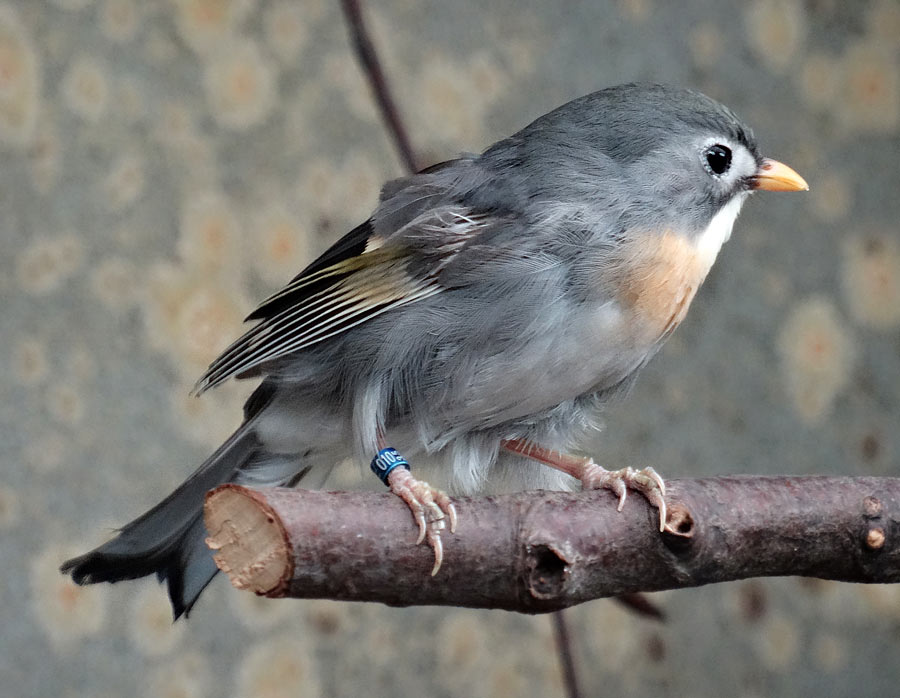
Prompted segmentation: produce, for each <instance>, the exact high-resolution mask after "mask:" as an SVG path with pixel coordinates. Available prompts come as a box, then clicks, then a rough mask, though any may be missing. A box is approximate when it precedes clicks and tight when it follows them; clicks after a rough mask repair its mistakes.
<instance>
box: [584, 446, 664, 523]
mask: <svg viewBox="0 0 900 698" xmlns="http://www.w3.org/2000/svg"><path fill="white" fill-rule="evenodd" d="M579 479H580V480H581V486H582V487H584V489H591V490H598V489H607V490H612V491H613V493H614V494H616V495H617V496H618V497H619V506H618V507H616V508H617V509H618V511H622V508H623V507H624V506H625V499H626V497H627V496H628V490H629V489H632V490H634V491H635V492H639V493H640V494H642V495H643V496H644V497H645V498H646V499H647V501H648V502H650V504H651V505H652V506H655V507H656V508H657V509H659V530H660V532H662V531H665V530H666V483H665V482H664V481H663V479H662V478H661V477H660V476H659V473H657V472H656V471H655V470H654V469H653V468H650V467H647V468H642V469H641V470H635V469H634V468H622V469H621V470H607V469H606V468H602V467H600V466H599V465H597V464H596V463H594V461H592V460H589V461H587V462H586V463H585V464H584V465H583V467H582V470H581V473H580V478H579Z"/></svg>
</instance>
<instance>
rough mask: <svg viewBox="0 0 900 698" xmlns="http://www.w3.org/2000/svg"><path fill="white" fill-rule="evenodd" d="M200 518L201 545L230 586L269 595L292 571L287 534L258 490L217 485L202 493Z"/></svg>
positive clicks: (285, 582) (285, 583)
mask: <svg viewBox="0 0 900 698" xmlns="http://www.w3.org/2000/svg"><path fill="white" fill-rule="evenodd" d="M203 518H204V522H205V523H206V530H207V531H208V532H209V537H208V538H207V539H206V544H207V545H208V546H209V548H210V550H212V551H213V559H214V560H215V562H216V565H217V566H218V568H219V569H220V570H222V571H223V572H224V573H225V574H226V575H227V576H228V579H229V580H231V584H232V586H234V587H235V588H236V589H246V590H248V591H253V592H255V593H257V594H261V595H268V594H273V593H277V592H278V591H279V590H280V589H281V588H283V587H284V586H285V585H287V583H288V581H289V580H290V579H291V575H292V574H293V571H294V569H293V557H292V555H291V547H290V541H289V538H288V534H287V532H286V531H285V529H284V526H283V525H282V523H281V520H280V519H279V518H278V517H277V516H276V515H275V513H274V512H273V511H272V509H271V508H270V507H269V505H268V504H267V503H266V501H265V500H264V499H263V498H262V497H260V496H259V495H258V493H256V492H254V491H253V490H251V489H248V488H246V487H241V486H240V485H233V484H226V485H221V486H220V487H217V488H216V489H214V490H212V491H210V492H209V493H208V494H207V495H206V502H205V503H204V505H203Z"/></svg>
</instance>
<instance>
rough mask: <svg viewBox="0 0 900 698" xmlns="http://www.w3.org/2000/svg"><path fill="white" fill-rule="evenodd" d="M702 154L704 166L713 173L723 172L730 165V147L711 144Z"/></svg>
mask: <svg viewBox="0 0 900 698" xmlns="http://www.w3.org/2000/svg"><path fill="white" fill-rule="evenodd" d="M704 155H705V156H706V166H707V167H708V168H709V170H710V172H712V173H713V174H717V175H720V174H724V173H725V172H727V171H728V168H729V167H731V149H730V148H727V147H725V146H724V145H711V146H710V147H709V148H707V149H706V153H704Z"/></svg>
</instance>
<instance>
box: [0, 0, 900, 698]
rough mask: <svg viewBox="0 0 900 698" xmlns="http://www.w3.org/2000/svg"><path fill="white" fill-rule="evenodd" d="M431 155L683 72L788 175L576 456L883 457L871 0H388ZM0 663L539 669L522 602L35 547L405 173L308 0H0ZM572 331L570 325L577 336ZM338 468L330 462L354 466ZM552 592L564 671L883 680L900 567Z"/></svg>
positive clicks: (104, 685) (155, 455) (411, 681)
mask: <svg viewBox="0 0 900 698" xmlns="http://www.w3.org/2000/svg"><path fill="white" fill-rule="evenodd" d="M372 5H376V6H374V7H372V8H371V12H370V15H371V20H372V23H373V25H374V30H375V32H376V38H377V40H378V43H379V45H380V47H381V48H382V49H383V53H384V59H385V62H386V67H387V69H388V71H389V74H390V75H391V76H392V77H393V78H394V82H395V85H396V92H397V96H398V99H399V101H400V104H401V107H402V109H403V111H404V113H405V115H406V118H407V120H408V124H409V128H410V131H411V134H412V138H413V140H414V142H415V144H416V146H417V147H418V148H419V149H420V150H421V152H422V153H423V154H425V155H427V158H428V159H429V160H437V159H439V158H443V157H446V156H449V155H452V154H454V153H456V152H457V151H459V150H479V149H481V148H482V147H484V146H485V145H487V144H489V143H490V142H492V141H493V140H495V139H497V138H499V137H501V136H503V135H506V134H508V133H510V132H511V131H513V130H515V129H517V128H519V127H521V126H523V125H524V124H526V123H527V122H528V121H529V120H531V119H532V118H533V117H535V116H537V115H539V114H541V113H543V112H545V111H547V110H549V109H550V108H552V107H555V106H556V105H558V104H559V103H561V102H564V101H566V100H568V99H570V98H572V97H575V96H577V95H580V94H582V93H585V92H589V91H592V90H594V89H596V88H598V87H601V86H605V85H609V84H613V83H617V82H623V81H626V80H632V79H652V80H659V81H671V82H677V83H682V84H686V85H691V86H695V87H698V88H700V89H702V90H704V91H707V92H708V93H709V94H711V95H712V96H714V97H716V98H718V99H720V100H722V101H724V102H726V103H728V104H729V105H731V106H732V107H734V108H735V109H736V110H737V111H738V112H739V113H740V114H742V115H743V116H744V117H745V118H746V119H747V120H748V121H749V122H750V123H751V124H752V125H753V126H754V128H755V129H756V132H757V135H758V136H759V139H760V141H761V143H762V145H763V149H764V151H765V153H766V154H769V155H772V156H774V157H777V158H778V159H781V160H784V161H785V162H787V163H789V164H791V165H792V166H794V167H795V168H796V169H797V170H798V171H800V172H801V173H802V174H803V175H804V176H805V177H806V178H807V179H808V181H809V183H810V185H811V189H812V190H811V192H810V193H809V194H804V195H799V194H798V195H768V196H759V197H756V198H755V199H754V200H753V201H751V202H750V203H749V204H748V206H747V208H746V211H745V213H744V215H743V216H742V218H741V220H740V221H739V222H738V224H737V228H736V231H735V235H734V237H733V239H732V241H731V242H730V243H729V244H728V245H727V246H726V247H725V249H724V251H723V253H722V254H721V256H720V261H719V264H718V266H717V267H716V268H715V269H714V271H713V274H712V275H711V277H710V279H709V281H708V282H707V284H706V286H705V287H704V289H703V290H702V291H701V293H700V294H699V297H698V299H697V301H696V302H695V304H694V309H693V312H692V313H691V314H690V315H689V317H688V319H687V321H686V322H685V324H684V326H683V327H682V328H681V329H680V330H679V331H678V332H677V333H676V336H675V337H674V338H673V339H672V340H671V341H670V343H669V344H668V346H667V347H666V349H665V350H664V351H663V353H662V354H661V356H660V357H659V358H658V359H657V360H656V361H655V362H654V363H653V364H652V365H651V367H650V368H649V369H648V370H647V371H646V373H645V375H644V377H643V379H642V380H641V381H640V382H639V385H638V387H637V389H636V391H635V393H634V394H633V396H632V398H631V399H630V400H629V401H627V402H625V403H623V404H622V405H620V406H617V407H616V408H615V409H613V410H612V411H611V412H610V414H609V419H608V429H607V431H606V433H605V436H604V438H602V439H601V440H600V441H599V442H598V445H597V457H598V458H599V459H600V460H601V462H604V463H608V464H611V465H615V466H619V465H626V464H635V465H643V464H653V465H654V466H656V467H657V468H658V469H659V470H660V471H661V472H662V473H663V474H665V475H668V476H688V475H704V474H711V473H729V472H738V471H740V472H748V473H780V472H791V473H845V474H864V473H866V474H888V475H900V462H898V457H900V456H898V450H900V435H898V425H900V232H898V231H900V228H898V221H900V196H898V195H897V194H898V188H900V165H898V163H900V141H898V124H900V72H898V52H900V5H898V3H897V2H895V1H894V0H866V1H862V0H860V1H854V2H842V1H841V0H809V1H808V2H803V3H790V2H779V1H776V0H753V1H750V2H725V1H722V0H708V1H706V2H700V1H697V2H679V3H674V2H664V1H663V0H621V1H619V2H613V1H605V2H599V1H598V2H587V1H584V2H540V1H539V0H527V1H524V0H518V1H515V2H514V1H513V0H503V1H501V2H492V3H467V2H462V1H459V2H457V1H453V2H451V1H449V0H441V1H439V0H430V1H425V0H422V1H417V0H391V1H385V2H379V3H372ZM0 158H2V160H0V294H2V309H0V358H2V361H3V371H2V373H0V389H2V395H3V400H2V402H0V459H2V467H0V560H2V563H3V564H2V566H0V694H2V695H9V696H19V695H23V696H50V695H58V696H64V697H65V696H120V695H138V696H141V695H146V696H154V697H172V698H174V697H175V696H180V697H182V696H183V697H185V698H194V697H199V696H208V697H213V696H230V695H246V696H258V697H259V698H269V697H274V696H300V695H302V696H317V695H334V696H337V695H352V694H354V693H355V692H357V691H359V690H361V688H364V689H365V692H366V694H368V695H372V694H381V695H425V694H427V695H430V696H436V697H437V696H450V695H466V696H482V695H483V696H513V695H515V696H551V695H559V693H560V690H561V683H560V674H559V670H558V667H557V664H556V658H555V654H554V650H553V642H552V636H551V633H550V627H549V621H548V619H547V618H528V617H522V616H517V615H512V614H507V613H503V612H474V611H466V610H458V611H457V610H448V609H408V610H395V609H388V608H382V607H380V606H366V605H346V604H343V605H342V604H335V603H329V602H289V601H288V602H285V601H281V602H277V601H264V600H258V599H255V598H254V597H252V596H250V595H248V594H245V593H238V592H236V591H233V590H232V589H231V588H230V587H229V586H228V585H227V583H226V582H224V580H222V579H219V580H217V581H216V582H215V583H214V584H213V586H212V587H211V588H210V589H209V590H208V592H207V594H206V595H205V596H204V598H203V599H202V600H201V602H200V604H199V605H198V607H197V608H196V610H195V613H194V614H193V616H192V617H191V619H190V621H189V622H188V623H183V622H180V623H178V624H176V625H172V624H171V622H170V620H169V608H168V603H167V600H166V598H165V594H164V593H163V590H162V589H161V588H159V587H158V586H157V585H156V584H155V582H153V581H146V580H144V581H142V582H138V583H131V584H121V585H117V586H116V587H109V586H104V587H91V588H84V589H82V588H76V587H73V586H72V585H71V584H70V582H69V581H67V580H66V579H64V578H63V577H61V576H60V575H58V574H57V573H56V568H57V566H58V564H59V563H60V561H61V560H63V559H64V558H66V557H67V556H68V555H70V554H72V553H75V552H81V551H83V550H84V549H85V548H86V547H88V546H92V545H94V544H96V543H98V542H100V541H101V540H102V539H103V538H104V537H105V536H106V535H108V533H109V530H110V528H111V527H112V526H115V525H120V524H122V523H124V522H125V521H127V520H129V519H131V518H132V517H133V516H134V515H136V514H137V513H139V512H140V511H142V510H144V509H145V508H146V507H148V506H149V505H151V504H153V503H155V502H156V501H157V500H158V499H159V498H160V497H162V496H163V495H164V494H165V493H167V492H168V491H169V489H170V488H171V487H173V486H174V485H175V484H177V483H178V482H179V481H180V480H181V479H182V478H183V477H184V476H185V475H186V474H187V473H188V472H189V471H190V470H192V469H193V467H194V465H195V464H196V463H197V462H198V461H199V460H200V459H201V458H203V456H204V455H205V454H206V453H207V452H208V451H209V450H210V449H211V448H213V447H214V446H215V445H217V444H218V442H219V441H220V440H221V439H222V438H223V437H224V436H225V435H226V434H227V433H228V432H229V431H230V429H231V428H233V427H234V425H235V424H236V423H237V421H238V420H239V418H240V405H241V400H242V398H243V396H244V395H246V394H247V392H248V387H247V386H243V385H228V386H226V387H224V388H223V389H221V390H217V391H214V392H213V393H212V394H208V395H205V396H204V397H203V398H202V399H200V400H195V399H192V398H189V397H188V395H187V393H188V389H189V387H190V386H191V384H192V382H193V381H194V379H195V378H196V377H197V376H198V375H199V373H200V371H201V370H202V368H203V367H205V365H206V364H207V363H208V362H209V360H210V359H211V358H213V356H214V355H215V354H216V353H217V351H218V350H219V349H221V348H222V347H223V346H224V345H225V344H227V343H228V342H229V340H230V339H231V338H233V337H234V336H235V335H236V333H238V332H239V331H240V319H241V318H242V317H243V315H244V314H245V313H246V312H247V311H248V310H249V309H250V308H251V307H252V305H253V303H254V300H258V299H260V298H261V297H262V296H263V295H264V294H266V293H267V292H269V291H271V290H273V289H274V288H275V287H276V286H277V285H278V284H280V283H282V282H284V281H286V280H287V279H288V278H290V276H292V275H293V274H294V273H295V272H296V271H297V270H299V268H300V267H302V266H303V265H304V263H305V262H307V261H308V260H309V259H310V257H311V256H312V255H314V254H316V253H317V252H319V251H321V250H322V249H323V247H324V245H325V244H326V243H327V241H328V240H330V239H333V238H334V237H335V236H336V235H338V234H340V233H342V232H344V231H345V230H346V229H348V227H349V226H352V225H353V224H354V223H356V222H358V221H360V220H361V219H363V218H364V217H365V216H366V214H367V212H368V211H369V209H370V207H371V206H372V204H373V202H374V201H375V199H376V196H377V191H378V187H379V184H380V183H381V182H382V180H384V179H385V178H388V177H391V176H394V175H397V174H399V173H400V172H401V169H400V166H399V163H398V160H397V159H396V156H395V155H394V153H393V151H392V148H391V144H390V141H389V140H388V139H387V137H386V136H385V133H384V131H383V129H382V127H381V124H380V122H379V120H378V118H377V113H376V111H375V109H374V108H373V103H372V100H371V98H370V95H369V93H368V92H367V90H366V87H365V84H364V82H363V80H362V77H361V75H360V73H359V71H358V70H357V68H356V66H355V64H354V62H353V60H352V57H351V53H350V51H349V50H348V45H347V42H346V38H345V28H344V26H343V25H342V22H341V17H340V14H339V12H338V11H337V9H336V4H335V3H332V2H328V1H327V0H296V2H288V1H285V0H282V1H264V0H233V1H231V2H227V1H225V0H175V1H171V2H165V1H163V0H154V1H139V0H55V1H53V2H43V1H38V0H34V1H31V0H28V1H26V0H18V1H15V2H9V1H7V2H2V3H0ZM586 350H589V348H586ZM356 481H357V471H355V470H354V469H352V468H344V469H342V470H340V471H339V472H338V475H337V480H336V482H335V483H334V484H336V486H353V484H354V483H355V482H356ZM655 601H656V602H657V603H659V604H660V605H661V606H663V607H664V609H665V610H666V612H667V613H668V615H669V620H668V622H667V623H666V624H665V625H659V624H655V623H651V622H648V621H645V620H641V619H636V618H634V617H632V616H629V615H627V614H625V613H624V612H623V611H622V610H620V608H619V607H618V606H617V605H615V604H613V603H610V602H595V603H592V604H587V605H585V606H582V607H580V608H578V609H575V610H574V611H572V612H570V617H571V618H572V621H573V623H574V625H575V626H576V628H577V642H578V648H577V657H578V659H579V661H580V664H581V666H582V668H583V671H584V673H585V682H586V684H587V686H588V687H589V689H590V694H591V695H597V694H599V693H601V692H602V693H603V694H604V695H634V696H655V697H658V696H665V695H672V696H676V695H678V696H680V695H694V696H720V695H738V696H770V695H778V696H796V695H812V694H815V695H820V696H826V695H827V696H845V695H875V694H880V695H891V694H894V693H896V687H897V685H898V683H900V663H898V661H897V657H898V652H900V640H898V637H900V587H856V586H850V585H840V584H832V583H820V582H810V581H800V580H793V579H784V580H775V581H753V582H746V583H737V584H730V585H723V586H720V587H715V588H707V589H698V590H692V591H688V592H678V593H667V594H659V595H657V596H656V597H655Z"/></svg>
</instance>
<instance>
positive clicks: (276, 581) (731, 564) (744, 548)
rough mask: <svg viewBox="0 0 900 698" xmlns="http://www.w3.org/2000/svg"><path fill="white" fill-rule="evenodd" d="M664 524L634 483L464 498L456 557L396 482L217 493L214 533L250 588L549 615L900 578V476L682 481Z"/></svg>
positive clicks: (674, 487) (672, 484)
mask: <svg viewBox="0 0 900 698" xmlns="http://www.w3.org/2000/svg"><path fill="white" fill-rule="evenodd" d="M666 485H667V491H668V494H667V497H666V499H667V502H668V504H669V513H668V517H667V523H666V530H665V532H663V533H660V532H659V528H658V518H657V516H658V512H657V511H656V509H651V508H650V507H649V506H648V505H647V503H646V502H645V501H644V500H643V499H642V498H641V497H640V496H638V495H635V494H633V493H632V494H630V495H629V497H628V500H627V502H626V503H625V508H624V510H623V511H622V512H618V511H616V507H615V501H616V500H615V498H614V497H613V495H612V494H611V493H610V492H607V491H589V492H578V493H572V492H524V493H519V494H513V495H502V496H489V497H480V498H472V499H467V498H460V499H454V503H455V505H456V507H457V511H458V513H459V527H458V528H457V531H456V533H455V534H450V532H449V530H447V529H445V530H444V531H443V541H444V563H443V566H442V567H441V570H440V572H439V573H438V574H437V576H435V577H431V576H430V575H429V571H430V570H431V566H432V564H433V562H434V558H433V552H432V551H431V549H430V548H428V547H427V546H425V545H420V546H416V545H414V542H415V539H416V535H417V533H418V529H417V527H416V526H415V525H414V523H413V520H412V517H411V515H410V512H409V509H408V508H407V507H406V506H405V505H404V504H403V503H402V502H401V501H400V500H399V499H398V498H397V497H394V496H393V495H391V494H375V493H368V492H319V491H308V490H292V489H265V490H251V489H248V488H244V487H240V486H237V485H232V484H226V485H223V486H221V487H218V488H216V489H215V490H213V491H211V492H210V493H209V494H208V495H207V499H206V504H205V507H204V515H205V519H206V526H207V529H208V531H209V533H210V536H209V538H208V539H207V543H208V544H209V546H210V548H212V549H213V551H214V552H215V559H216V564H217V565H218V566H219V568H220V569H222V570H223V571H224V572H225V573H226V574H227V575H228V577H229V578H230V579H231V582H232V584H233V585H234V586H235V587H237V588H238V589H247V590H250V591H254V592H256V593H257V594H261V595H265V596H270V597H294V598H328V599H341V600H352V601H380V602H382V603H385V604H389V605H395V606H407V605H415V604H441V605H454V606H468V607H474V608H502V609H507V610H512V611H521V612H526V613H541V612H546V611H553V610H557V609H560V608H565V607H568V606H572V605H575V604H579V603H582V602H584V601H589V600H591V599H596V598H600V597H607V596H617V595H621V594H629V593H634V592H641V591H659V590H662V589H678V588H684V587H693V586H699V585H702V584H710V583H713V582H724V581H729V580H735V579H745V578H748V577H760V576H781V575H801V576H808V577H819V578H822V579H834V580H841V581H850V582H878V583H885V582H897V581H900V544H898V540H900V526H898V523H900V478H837V477H721V478H709V479H697V480H670V481H668V482H667V483H666Z"/></svg>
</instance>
